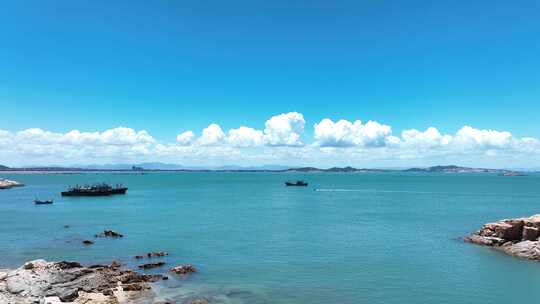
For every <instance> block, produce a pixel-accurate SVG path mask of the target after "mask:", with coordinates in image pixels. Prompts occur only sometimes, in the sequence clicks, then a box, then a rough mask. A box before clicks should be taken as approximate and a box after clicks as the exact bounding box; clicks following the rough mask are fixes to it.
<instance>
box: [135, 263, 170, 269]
mask: <svg viewBox="0 0 540 304" xmlns="http://www.w3.org/2000/svg"><path fill="white" fill-rule="evenodd" d="M163 265H165V262H157V263H148V264H142V265H139V268H141V269H152V268H157V267H161V266H163Z"/></svg>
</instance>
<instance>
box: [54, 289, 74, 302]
mask: <svg viewBox="0 0 540 304" xmlns="http://www.w3.org/2000/svg"><path fill="white" fill-rule="evenodd" d="M57 296H58V298H59V299H60V301H62V302H73V301H74V300H75V299H77V298H78V297H79V291H78V290H77V288H73V289H65V290H62V291H60V292H59V293H58V295H57Z"/></svg>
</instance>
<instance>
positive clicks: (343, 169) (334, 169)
mask: <svg viewBox="0 0 540 304" xmlns="http://www.w3.org/2000/svg"><path fill="white" fill-rule="evenodd" d="M284 171H294V172H350V173H354V172H387V171H392V170H383V169H365V168H363V169H358V168H353V167H332V168H328V169H320V168H315V167H300V168H290V169H287V170H284Z"/></svg>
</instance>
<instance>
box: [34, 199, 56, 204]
mask: <svg viewBox="0 0 540 304" xmlns="http://www.w3.org/2000/svg"><path fill="white" fill-rule="evenodd" d="M34 203H35V204H36V205H50V204H52V203H53V200H48V201H42V200H38V199H36V200H34Z"/></svg>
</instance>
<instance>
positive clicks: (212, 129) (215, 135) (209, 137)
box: [198, 123, 225, 146]
mask: <svg viewBox="0 0 540 304" xmlns="http://www.w3.org/2000/svg"><path fill="white" fill-rule="evenodd" d="M224 141H225V133H223V130H222V129H221V127H220V126H219V125H217V124H215V123H213V124H210V125H209V126H208V127H206V128H205V129H204V130H203V131H202V135H201V137H199V139H198V142H199V144H200V145H201V146H217V145H219V144H221V143H223V142H224Z"/></svg>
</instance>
